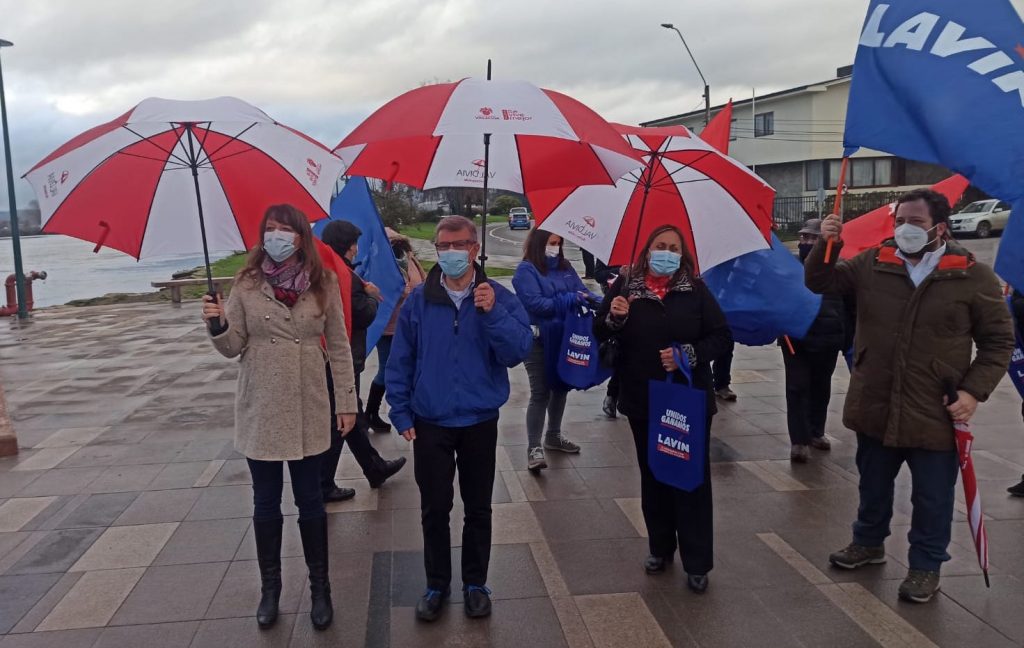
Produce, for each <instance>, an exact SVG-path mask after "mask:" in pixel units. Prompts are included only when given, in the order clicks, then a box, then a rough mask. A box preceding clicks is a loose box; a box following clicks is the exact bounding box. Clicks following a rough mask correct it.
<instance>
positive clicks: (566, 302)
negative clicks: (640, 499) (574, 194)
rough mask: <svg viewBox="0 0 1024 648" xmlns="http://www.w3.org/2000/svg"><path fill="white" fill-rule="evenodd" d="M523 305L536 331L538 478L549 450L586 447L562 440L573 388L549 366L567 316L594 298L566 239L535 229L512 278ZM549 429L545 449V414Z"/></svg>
mask: <svg viewBox="0 0 1024 648" xmlns="http://www.w3.org/2000/svg"><path fill="white" fill-rule="evenodd" d="M512 287H513V288H515V291H516V295H517V296H518V297H519V301H521V302H522V304H523V308H525V309H526V312H527V314H528V315H529V316H530V325H531V326H532V327H533V331H534V339H533V348H532V349H531V350H530V355H529V357H527V358H526V362H525V363H524V364H525V365H526V373H527V375H528V376H529V378H530V403H529V405H528V406H527V408H526V432H527V436H528V444H527V450H526V452H527V461H528V464H527V467H528V468H529V469H530V470H531V471H532V472H534V473H537V472H540V471H541V470H542V469H544V468H547V467H548V464H547V461H546V460H545V458H544V448H547V449H548V450H557V451H559V452H568V453H577V452H579V451H580V447H579V446H578V445H576V444H575V443H573V442H572V441H570V440H569V439H567V438H565V436H564V435H563V434H562V414H563V412H564V411H565V398H566V395H567V393H568V388H567V387H566V386H565V384H564V383H562V381H561V380H559V379H558V376H556V375H553V372H552V369H553V366H554V363H553V362H547V361H546V358H545V347H553V348H549V349H547V351H548V352H549V353H558V347H560V346H561V343H562V327H563V324H562V322H563V320H564V319H565V314H566V311H567V310H568V309H569V308H570V307H571V306H574V305H575V304H577V303H580V302H581V301H585V300H586V299H587V296H588V294H589V293H588V291H587V288H586V286H584V285H583V282H582V281H581V280H580V276H579V275H578V274H576V271H575V270H574V269H573V267H572V266H571V265H569V262H568V261H566V260H565V255H564V254H563V252H562V237H560V236H558V235H557V234H551V233H550V232H546V231H544V230H542V229H534V230H533V231H531V232H530V235H529V236H528V237H527V238H526V244H525V246H524V248H523V260H522V262H521V263H520V264H519V267H517V268H516V273H515V276H513V277H512ZM545 412H546V413H547V419H548V427H547V434H545V435H544V446H543V447H541V432H542V431H543V429H544V414H545Z"/></svg>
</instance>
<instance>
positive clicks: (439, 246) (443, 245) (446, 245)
mask: <svg viewBox="0 0 1024 648" xmlns="http://www.w3.org/2000/svg"><path fill="white" fill-rule="evenodd" d="M474 243H476V241H470V240H468V239H464V240H462V241H444V242H440V243H434V249H435V250H437V251H438V252H447V251H448V250H468V249H469V248H471V247H473V244H474Z"/></svg>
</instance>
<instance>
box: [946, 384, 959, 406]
mask: <svg viewBox="0 0 1024 648" xmlns="http://www.w3.org/2000/svg"><path fill="white" fill-rule="evenodd" d="M942 389H943V390H944V391H945V392H946V405H947V406H948V405H952V404H953V403H955V402H957V401H958V400H960V394H958V393H956V383H955V382H953V381H952V380H947V381H945V382H943V383H942Z"/></svg>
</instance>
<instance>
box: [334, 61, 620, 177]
mask: <svg viewBox="0 0 1024 648" xmlns="http://www.w3.org/2000/svg"><path fill="white" fill-rule="evenodd" d="M485 133H489V134H491V145H490V159H489V165H488V166H489V172H488V186H489V187H490V188H493V189H507V190H509V191H518V192H524V191H532V190H536V189H548V188H552V187H566V186H579V185H585V184H609V185H610V184H613V183H614V181H615V178H618V177H619V176H621V175H622V174H624V173H626V172H627V171H629V170H630V169H635V168H638V167H639V166H640V161H639V158H638V157H637V156H636V155H635V154H634V152H633V151H632V150H631V149H630V147H629V146H628V145H626V144H625V143H624V142H623V141H622V138H621V137H619V136H618V134H617V133H616V132H615V130H614V129H613V128H612V127H611V126H610V125H609V124H608V123H607V122H606V121H605V120H604V119H602V118H601V116H600V115H598V114H597V113H595V112H594V111H593V110H591V109H590V108H587V107H586V106H584V105H583V104H582V103H580V102H578V101H576V100H575V99H572V98H570V97H567V96H566V95H563V94H560V93H558V92H554V91H552V90H543V89H541V88H538V87H536V86H534V85H532V84H530V83H527V82H525V81H486V80H483V79H463V80H462V81H459V82H457V83H441V84H437V85H430V86H424V87H422V88H417V89H416V90H411V91H409V92H407V93H405V94H403V95H401V96H399V97H397V98H395V99H393V100H391V101H390V102H388V103H387V104H385V105H384V106H382V107H381V108H380V109H378V110H377V111H376V112H375V113H373V114H372V115H370V117H368V118H367V119H366V121H364V122H363V123H362V124H360V125H359V126H358V127H357V128H356V129H355V130H354V131H352V133H351V134H350V135H349V136H348V137H346V138H345V139H343V140H342V141H341V143H339V144H338V146H337V147H335V149H334V152H335V153H337V154H338V156H339V157H341V159H342V160H344V161H345V163H346V164H347V169H346V171H345V172H346V173H347V174H349V175H361V176H369V177H373V178H382V179H385V180H388V181H390V182H401V183H403V184H407V185H412V186H414V187H420V188H432V187H482V186H483V179H484V160H483V157H484V138H483V136H484V134H485Z"/></svg>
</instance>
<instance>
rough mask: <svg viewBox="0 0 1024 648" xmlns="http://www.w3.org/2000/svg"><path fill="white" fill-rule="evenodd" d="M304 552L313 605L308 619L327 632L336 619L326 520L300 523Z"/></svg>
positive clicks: (324, 518) (317, 519)
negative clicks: (330, 577) (332, 600)
mask: <svg viewBox="0 0 1024 648" xmlns="http://www.w3.org/2000/svg"><path fill="white" fill-rule="evenodd" d="M299 535H300V536H301V537H302V552H303V553H304V554H305V556H306V566H307V567H308V568H309V593H310V598H311V600H312V602H313V606H312V609H310V611H309V618H310V620H311V621H312V622H313V627H314V628H315V629H317V630H326V629H327V628H328V627H329V626H330V625H331V621H333V620H334V606H333V605H332V603H331V583H330V579H329V577H328V567H329V564H328V561H327V517H326V516H324V517H319V518H314V519H312V520H299Z"/></svg>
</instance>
